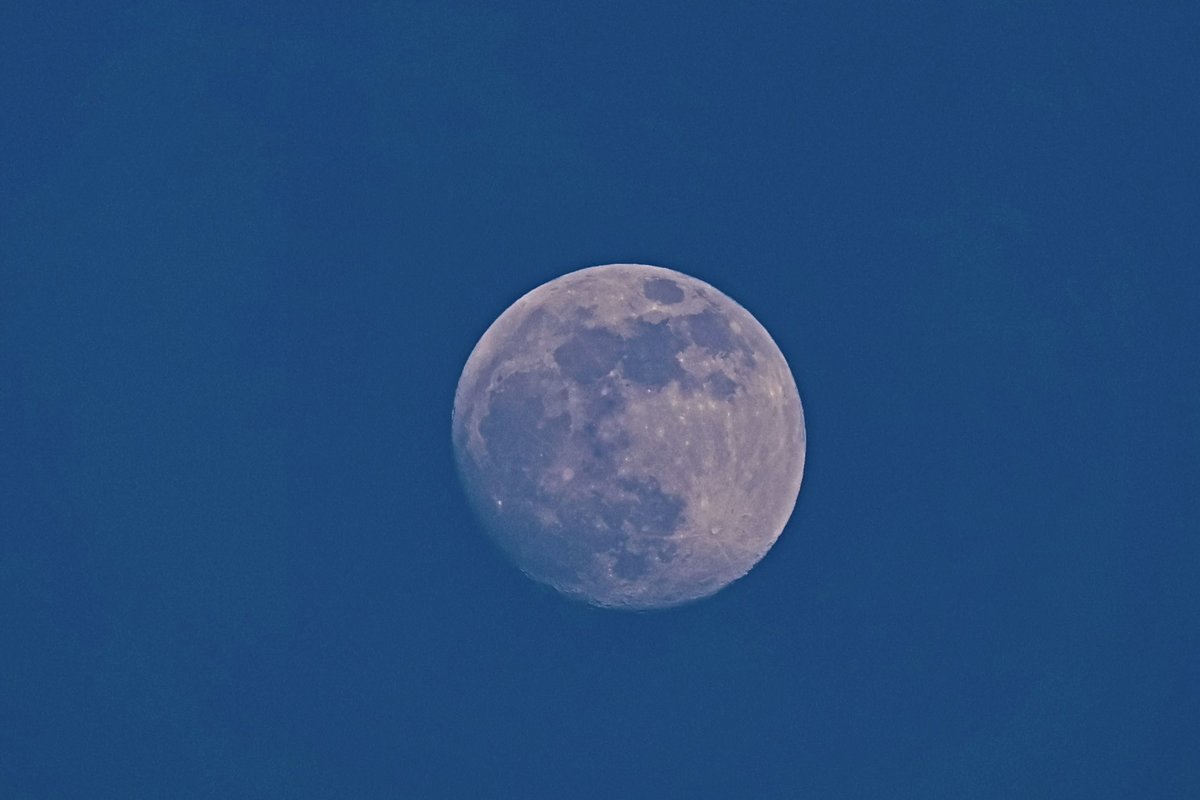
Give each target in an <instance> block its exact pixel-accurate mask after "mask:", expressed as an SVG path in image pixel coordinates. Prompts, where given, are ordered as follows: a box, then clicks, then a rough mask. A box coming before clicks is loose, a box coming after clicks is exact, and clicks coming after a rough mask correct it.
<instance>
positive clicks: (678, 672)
mask: <svg viewBox="0 0 1200 800" xmlns="http://www.w3.org/2000/svg"><path fill="white" fill-rule="evenodd" d="M913 6H914V4H909V3H902V4H897V3H874V4H861V3H852V2H836V3H824V4H800V3H787V4H785V3H780V4H765V3H726V4H708V3H701V2H687V3H674V2H661V3H623V2H608V3H574V2H571V3H547V4H538V5H533V4H523V3H502V4H501V3H497V4H483V3H479V4H462V3H451V2H438V3H432V2H431V3H425V2H406V3H353V4H334V5H330V6H329V7H327V8H317V7H314V6H313V5H310V4H270V3H224V2H210V3H200V4H181V3H170V2H168V3H162V2H154V3H148V2H133V1H132V0H131V1H130V2H122V3H102V2H97V3H86V4H62V5H58V4H42V3H33V4H25V6H24V7H21V8H13V9H11V10H9V11H6V12H5V13H4V14H3V19H2V20H0V453H2V454H3V456H4V457H3V459H0V797H4V798H14V799H16V800H20V799H23V798H29V799H32V798H51V797H53V798H76V797H78V798H89V799H91V798H141V797H145V798H153V797H162V798H210V797H211V798H259V797H261V798H308V797H312V798H329V797H354V798H375V797H379V798H396V797H399V798H440V797H447V798H466V797H515V798H555V799H559V798H590V797H598V798H635V797H654V798H674V797H681V798H707V797H713V798H724V797H729V798H735V797H736V798H746V797H749V798H775V797H779V798H797V797H820V798H858V797H862V798H880V797H914V798H941V797H945V798H968V797H969V798H1012V797H1021V798H1043V797H1044V798H1070V797H1078V798H1104V797H1112V798H1189V797H1196V796H1200V537H1198V535H1197V532H1198V531H1200V503H1198V500H1197V494H1198V487H1200V403H1198V400H1197V398H1198V397H1200V369H1198V366H1197V364H1198V362H1200V352H1198V350H1200V348H1198V347H1197V344H1196V340H1197V334H1196V326H1197V319H1200V273H1198V271H1197V268H1198V265H1200V246H1198V245H1200V227H1198V226H1197V220H1198V219H1200V202H1198V200H1197V198H1198V193H1197V186H1198V185H1200V167H1198V165H1200V159H1198V147H1197V144H1196V143H1197V142H1198V141H1200V126H1198V125H1197V117H1198V111H1197V98H1200V58H1198V50H1197V46H1196V43H1197V42H1198V41H1200V11H1198V10H1197V8H1198V7H1197V6H1196V5H1195V4H1194V3H1191V2H1188V3H1156V4H1153V9H1154V10H1153V11H1147V10H1146V7H1145V6H1144V5H1141V4H1133V3H1126V4H1114V3H1053V4H1030V3H1017V2H1013V3H1009V2H973V3H953V4H917V7H915V8H914V7H913ZM611 262H636V263H651V264H659V265H662V266H667V267H671V268H674V269H678V270H682V271H684V272H687V273H689V274H693V275H695V276H697V277H699V278H701V279H703V280H705V281H707V282H709V283H712V284H713V285H715V286H717V287H718V288H720V289H721V290H722V291H724V292H725V293H727V294H729V295H730V296H731V297H733V298H734V299H736V300H737V301H738V302H739V303H741V304H742V305H744V306H745V307H746V308H747V309H748V310H749V311H750V312H751V313H753V314H754V315H755V316H756V317H757V318H758V319H759V320H760V321H761V322H762V323H763V324H764V325H765V326H766V327H767V329H768V330H769V331H770V332H771V334H772V336H773V337H774V338H775V340H776V341H777V342H778V343H779V346H780V348H781V349H782V350H783V352H784V354H785V355H786V356H787V358H788V360H789V362H790V363H791V365H792V367H793V370H794V372H795V375H796V379H797V383H798V385H799V387H800V392H801V396H802V398H803V401H804V406H805V412H806V419H807V427H808V460H807V467H806V477H805V482H804V485H803V488H802V489H801V493H800V498H799V502H798V504H797V508H796V512H795V514H794V516H793V518H792V521H791V523H790V524H789V525H788V527H787V529H786V530H785V531H784V533H783V535H782V537H781V539H780V541H779V543H778V544H777V545H776V547H775V548H774V549H773V550H772V551H771V552H770V553H769V554H768V556H767V557H766V558H765V559H764V560H763V561H762V563H760V564H759V566H758V567H757V568H756V569H755V570H754V571H753V572H752V573H751V575H750V576H749V577H747V578H746V579H744V580H742V581H740V582H738V583H736V584H735V585H733V586H732V587H731V588H729V589H727V590H725V591H723V592H721V593H720V594H718V595H716V596H715V597H713V598H711V599H709V600H706V601H703V602H701V603H697V604H695V605H692V606H689V607H686V608H683V609H679V610H675V611H671V612H666V613H658V614H640V615H634V614H620V613H612V612H603V611H598V610H595V609H590V608H587V607H584V606H580V605H575V604H571V603H567V602H564V601H563V600H562V599H560V598H559V597H557V596H555V595H554V594H552V593H550V592H548V591H546V590H544V589H542V588H540V587H539V586H537V585H536V584H534V583H532V582H530V581H528V580H527V579H525V578H524V577H522V576H521V575H520V573H519V572H518V571H517V570H515V569H514V568H512V567H511V566H510V565H509V564H508V563H507V562H505V561H504V559H503V558H502V557H501V556H500V555H499V553H498V552H497V551H496V550H495V549H494V548H492V547H491V546H490V545H489V544H488V542H487V540H486V539H485V538H484V536H483V535H482V533H481V532H480V531H479V529H478V527H477V525H476V524H475V522H474V521H473V519H472V517H471V515H470V513H469V511H468V509H467V506H466V503H465V500H464V497H463V494H462V492H461V489H460V488H459V485H458V483H457V480H456V476H455V473H454V466H453V458H452V454H451V449H450V408H451V403H452V399H453V393H454V388H455V382H456V380H457V378H458V374H459V371H460V370H461V368H462V366H463V363H464V362H465V360H466V358H467V355H468V354H469V353H470V350H471V348H472V347H473V346H474V344H475V342H476V340H477V339H478V337H479V336H480V335H481V334H482V333H483V331H484V330H485V329H486V327H487V326H488V325H489V324H490V323H491V322H492V320H493V319H495V317H496V316H497V315H498V314H499V313H500V312H501V311H503V310H504V308H505V307H507V305H508V304H509V303H511V302H512V301H513V300H515V299H516V298H517V297H518V296H520V295H521V294H523V293H524V292H526V291H528V290H529V289H531V288H533V287H534V286H536V285H538V284H540V283H542V282H544V281H546V280H548V279H550V278H553V277H555V276H557V275H560V274H562V273H564V272H567V271H570V270H573V269H578V268H581V267H586V266H591V265H594V264H603V263H611Z"/></svg>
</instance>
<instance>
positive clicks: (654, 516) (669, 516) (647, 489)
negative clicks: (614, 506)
mask: <svg viewBox="0 0 1200 800" xmlns="http://www.w3.org/2000/svg"><path fill="white" fill-rule="evenodd" d="M617 485H618V486H619V487H620V488H621V489H622V490H624V491H625V492H627V493H628V494H630V495H632V498H631V499H630V500H628V501H626V503H624V504H623V505H625V506H626V513H625V519H626V521H627V522H628V523H629V526H630V527H631V528H633V530H634V532H635V533H637V534H639V535H642V536H670V535H671V534H672V533H674V532H675V529H676V528H677V527H678V526H679V520H680V518H681V517H682V516H683V508H684V501H683V498H681V497H678V496H676V495H673V494H668V493H666V492H664V491H663V490H662V488H661V487H660V486H659V484H658V480H657V479H655V478H654V477H653V476H646V477H637V478H622V479H620V480H619V481H617Z"/></svg>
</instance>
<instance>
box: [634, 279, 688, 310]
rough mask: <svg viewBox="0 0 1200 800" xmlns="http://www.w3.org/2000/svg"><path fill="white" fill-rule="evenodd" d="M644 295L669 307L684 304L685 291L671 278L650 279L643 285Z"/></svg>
mask: <svg viewBox="0 0 1200 800" xmlns="http://www.w3.org/2000/svg"><path fill="white" fill-rule="evenodd" d="M642 294H644V295H645V296H646V297H647V298H648V299H650V300H654V301H655V302H658V303H662V304H663V305H668V306H670V305H674V304H675V303H681V302H683V289H680V288H679V284H677V283H675V281H673V280H671V279H669V278H650V279H649V280H647V281H646V282H645V283H643V284H642Z"/></svg>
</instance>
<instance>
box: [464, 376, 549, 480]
mask: <svg viewBox="0 0 1200 800" xmlns="http://www.w3.org/2000/svg"><path fill="white" fill-rule="evenodd" d="M545 396H546V388H545V387H544V386H543V385H542V382H541V381H539V380H538V379H537V378H536V377H535V376H534V375H531V374H529V373H523V372H519V373H515V374H513V375H510V376H509V378H508V380H506V381H505V382H504V383H503V384H502V385H500V386H499V387H498V388H497V389H496V390H495V391H494V392H492V396H491V400H490V402H489V404H488V413H487V416H485V417H484V418H483V419H482V420H481V421H480V423H479V433H480V435H481V436H482V437H483V440H484V442H485V443H486V445H487V449H488V453H489V454H491V456H492V458H493V459H494V458H496V457H497V456H501V457H502V458H503V459H504V464H505V467H506V468H505V469H504V470H503V471H501V472H499V473H498V474H500V475H503V476H505V482H506V483H509V484H512V483H518V484H528V483H530V482H532V481H534V480H535V479H536V478H535V476H536V474H537V473H538V472H540V471H541V470H543V469H545V468H546V467H548V466H549V465H550V464H551V463H552V462H553V461H554V458H555V455H556V454H557V452H558V450H559V448H560V447H562V444H563V442H565V441H566V439H567V435H568V434H569V432H570V428H571V418H570V416H569V415H567V414H566V413H563V414H559V415H558V416H554V417H547V416H546V415H545V411H546V406H545V402H544V401H543V399H542V398H543V397H545Z"/></svg>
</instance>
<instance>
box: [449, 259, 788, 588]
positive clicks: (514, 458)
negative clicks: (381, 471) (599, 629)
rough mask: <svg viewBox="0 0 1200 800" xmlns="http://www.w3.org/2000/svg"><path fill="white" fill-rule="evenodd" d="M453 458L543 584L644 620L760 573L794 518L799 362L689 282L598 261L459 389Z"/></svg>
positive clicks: (478, 364) (471, 362) (501, 329)
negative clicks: (757, 568)
mask: <svg viewBox="0 0 1200 800" xmlns="http://www.w3.org/2000/svg"><path fill="white" fill-rule="evenodd" d="M452 429H453V440H454V451H455V456H456V458H457V461H458V467H459V473H460V475H461V477H462V481H463V484H464V487H465V488H466V491H467V494H468V496H469V498H470V500H471V504H472V506H473V507H474V509H475V511H476V512H477V514H478V516H479V517H480V519H481V521H482V522H483V524H484V527H485V528H486V529H487V531H488V532H489V534H490V535H491V536H492V538H494V539H495V541H496V542H497V544H499V545H500V547H501V548H502V549H503V550H504V551H505V552H506V553H507V554H508V555H509V556H510V557H511V558H512V560H513V561H514V562H515V563H516V564H517V565H518V566H519V567H520V568H521V569H522V570H523V571H524V572H525V573H526V574H527V575H529V576H530V577H532V578H534V579H535V580H537V581H540V582H542V583H545V584H548V585H550V586H553V587H554V588H555V589H557V590H559V591H560V592H562V593H563V594H565V595H568V596H570V597H573V598H576V599H579V600H583V601H585V602H588V603H592V604H594V605H599V606H607V607H614V608H628V609H648V608H662V607H668V606H675V605H680V604H682V603H686V602H689V601H692V600H696V599H699V598H702V597H706V596H708V595H711V594H713V593H714V592H716V591H718V590H719V589H721V588H722V587H724V586H726V585H728V584H729V583H731V582H732V581H735V580H737V579H738V578H740V577H742V576H743V575H745V574H746V573H747V572H748V571H749V570H750V569H751V567H753V566H754V565H755V564H756V563H757V562H758V561H759V560H760V559H761V558H762V557H763V555H764V554H765V553H766V552H767V550H769V549H770V547H771V546H772V545H773V544H774V543H775V541H776V539H777V538H778V537H779V535H780V533H781V532H782V530H783V528H784V525H785V524H786V523H787V520H788V518H789V517H790V516H791V513H792V510H793V508H794V506H795V502H796V497H797V494H798V493H799V490H800V483H801V478H802V476H803V471H804V455H805V432H804V413H803V410H802V407H801V404H800V396H799V394H798V392H797V390H796V383H795V380H794V379H793V377H792V373H791V370H790V369H789V368H788V365H787V362H786V361H785V359H784V357H783V354H782V353H781V352H780V351H779V348H778V347H777V346H776V344H775V342H774V341H773V340H772V339H771V337H770V336H769V335H768V333H767V332H766V330H765V329H764V328H763V327H762V325H760V324H759V323H758V321H757V320H756V319H754V317H752V316H751V315H750V313H749V312H747V311H746V310H745V309H743V308H742V307H741V306H740V305H738V304H737V303H735V302H734V301H733V300H731V299H730V298H728V297H726V296H725V295H724V294H722V293H721V292H719V291H717V290H716V289H715V288H713V287H712V286H709V285H708V284H706V283H704V282H702V281H700V280H697V279H695V278H692V277H690V276H688V275H684V274H683V273H679V272H675V271H673V270H668V269H663V268H660V267H651V266H646V265H636V264H611V265H607V266H602V267H591V268H588V269H583V270H579V271H577V272H572V273H569V274H567V275H564V276H562V277H560V278H557V279H555V280H552V281H550V282H548V283H546V284H543V285H542V286H539V287H538V288H536V289H534V290H533V291H531V292H529V293H528V294H526V295H525V296H523V297H522V298H520V299H519V300H518V301H517V302H516V303H514V304H513V305H512V306H510V307H509V308H508V309H507V310H506V311H505V312H504V313H503V314H501V315H500V317H499V318H498V319H497V320H496V321H495V322H494V323H493V324H492V326H491V327H490V328H488V330H487V332H486V333H485V334H484V335H483V337H482V338H481V339H480V341H479V343H478V344H477V345H476V347H475V349H474V351H472V353H471V355H470V357H469V358H468V360H467V363H466V366H465V367H464V369H463V372H462V376H461V377H460V379H459V383H458V389H457V392H456V394H455V400H454V412H453V425H452Z"/></svg>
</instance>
